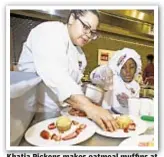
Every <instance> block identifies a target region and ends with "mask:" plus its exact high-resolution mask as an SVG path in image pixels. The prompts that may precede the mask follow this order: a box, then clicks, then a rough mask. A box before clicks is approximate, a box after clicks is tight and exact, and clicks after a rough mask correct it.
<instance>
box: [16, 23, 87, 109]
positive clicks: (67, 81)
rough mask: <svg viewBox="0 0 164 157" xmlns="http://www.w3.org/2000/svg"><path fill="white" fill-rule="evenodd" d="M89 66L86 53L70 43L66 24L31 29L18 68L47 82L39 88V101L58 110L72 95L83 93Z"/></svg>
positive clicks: (45, 25)
mask: <svg viewBox="0 0 164 157" xmlns="http://www.w3.org/2000/svg"><path fill="white" fill-rule="evenodd" d="M79 62H80V65H79ZM86 65H87V62H86V58H85V55H84V53H83V51H82V50H81V48H80V47H78V46H75V45H73V43H72V41H71V40H70V37H69V34H68V29H67V25H64V24H63V23H61V22H44V23H42V24H40V25H38V26H36V27H35V28H33V29H32V30H31V32H30V34H29V36H28V38H27V40H26V42H25V43H24V45H23V50H22V53H21V56H20V59H19V63H18V69H19V70H20V71H24V72H36V73H37V74H38V75H39V76H40V77H41V78H42V80H43V82H44V83H42V84H41V85H40V90H39V93H40V94H39V102H40V103H42V104H44V105H46V106H48V107H50V108H58V106H59V104H60V105H62V104H63V101H64V100H66V99H67V98H69V97H70V96H71V95H74V94H83V92H82V90H81V86H80V85H79V84H80V80H81V78H82V77H83V72H84V69H85V67H86Z"/></svg>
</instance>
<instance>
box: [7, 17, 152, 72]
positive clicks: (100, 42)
mask: <svg viewBox="0 0 164 157" xmlns="http://www.w3.org/2000/svg"><path fill="white" fill-rule="evenodd" d="M43 21H45V20H41V19H35V18H30V17H24V16H18V15H11V22H10V26H11V33H12V36H11V43H12V44H13V45H11V47H13V48H12V49H13V50H11V52H12V53H11V62H12V63H14V64H15V63H17V62H18V59H19V56H20V53H21V49H22V44H23V42H24V41H25V40H26V38H27V36H28V34H29V32H30V30H31V29H32V28H34V27H35V26H36V25H38V24H40V23H41V22H43ZM124 47H128V48H132V49H135V50H136V51H137V52H138V53H139V54H140V55H141V58H142V61H143V67H144V66H145V64H146V55H147V54H149V53H154V47H153V44H152V43H150V42H147V41H144V40H139V39H134V38H130V37H126V36H121V35H116V34H112V33H105V32H100V38H98V39H97V40H96V41H92V42H91V43H89V44H87V45H86V46H84V47H83V50H84V52H85V54H86V57H87V61H88V66H87V68H86V71H85V73H89V72H91V71H92V70H93V69H94V68H95V67H97V65H98V64H97V63H98V49H109V50H114V51H115V50H118V49H122V48H124Z"/></svg>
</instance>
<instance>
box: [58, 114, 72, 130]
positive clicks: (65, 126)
mask: <svg viewBox="0 0 164 157" xmlns="http://www.w3.org/2000/svg"><path fill="white" fill-rule="evenodd" d="M71 124H72V121H71V120H70V119H69V118H68V117H66V116H61V117H59V118H58V119H57V121H56V127H57V129H58V130H59V131H60V132H64V131H67V130H69V129H70V128H71Z"/></svg>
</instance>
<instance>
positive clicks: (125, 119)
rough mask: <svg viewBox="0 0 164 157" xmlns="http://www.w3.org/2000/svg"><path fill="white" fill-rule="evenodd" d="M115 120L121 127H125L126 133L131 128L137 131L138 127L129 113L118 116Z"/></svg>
mask: <svg viewBox="0 0 164 157" xmlns="http://www.w3.org/2000/svg"><path fill="white" fill-rule="evenodd" d="M115 120H116V122H117V124H118V126H119V129H123V130H124V132H125V133H128V132H129V130H130V131H135V129H136V124H135V123H134V122H133V120H132V119H131V118H130V117H129V116H128V115H121V116H117V117H116V118H115Z"/></svg>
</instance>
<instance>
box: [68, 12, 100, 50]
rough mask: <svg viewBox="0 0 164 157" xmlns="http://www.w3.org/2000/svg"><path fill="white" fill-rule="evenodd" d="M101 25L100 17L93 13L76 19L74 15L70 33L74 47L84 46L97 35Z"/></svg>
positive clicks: (70, 24) (69, 26) (69, 29)
mask: <svg viewBox="0 0 164 157" xmlns="http://www.w3.org/2000/svg"><path fill="white" fill-rule="evenodd" d="M98 24H99V19H98V17H97V16H96V15H95V14H93V13H92V12H89V11H88V12H86V13H85V14H84V16H79V17H78V18H76V19H75V17H74V15H73V14H72V15H71V16H70V19H69V24H68V32H69V35H70V38H71V40H72V42H73V44H74V45H77V46H80V47H82V46H84V45H85V44H87V43H89V42H90V41H91V40H92V39H93V37H94V36H95V35H96V29H97V26H98Z"/></svg>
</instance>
